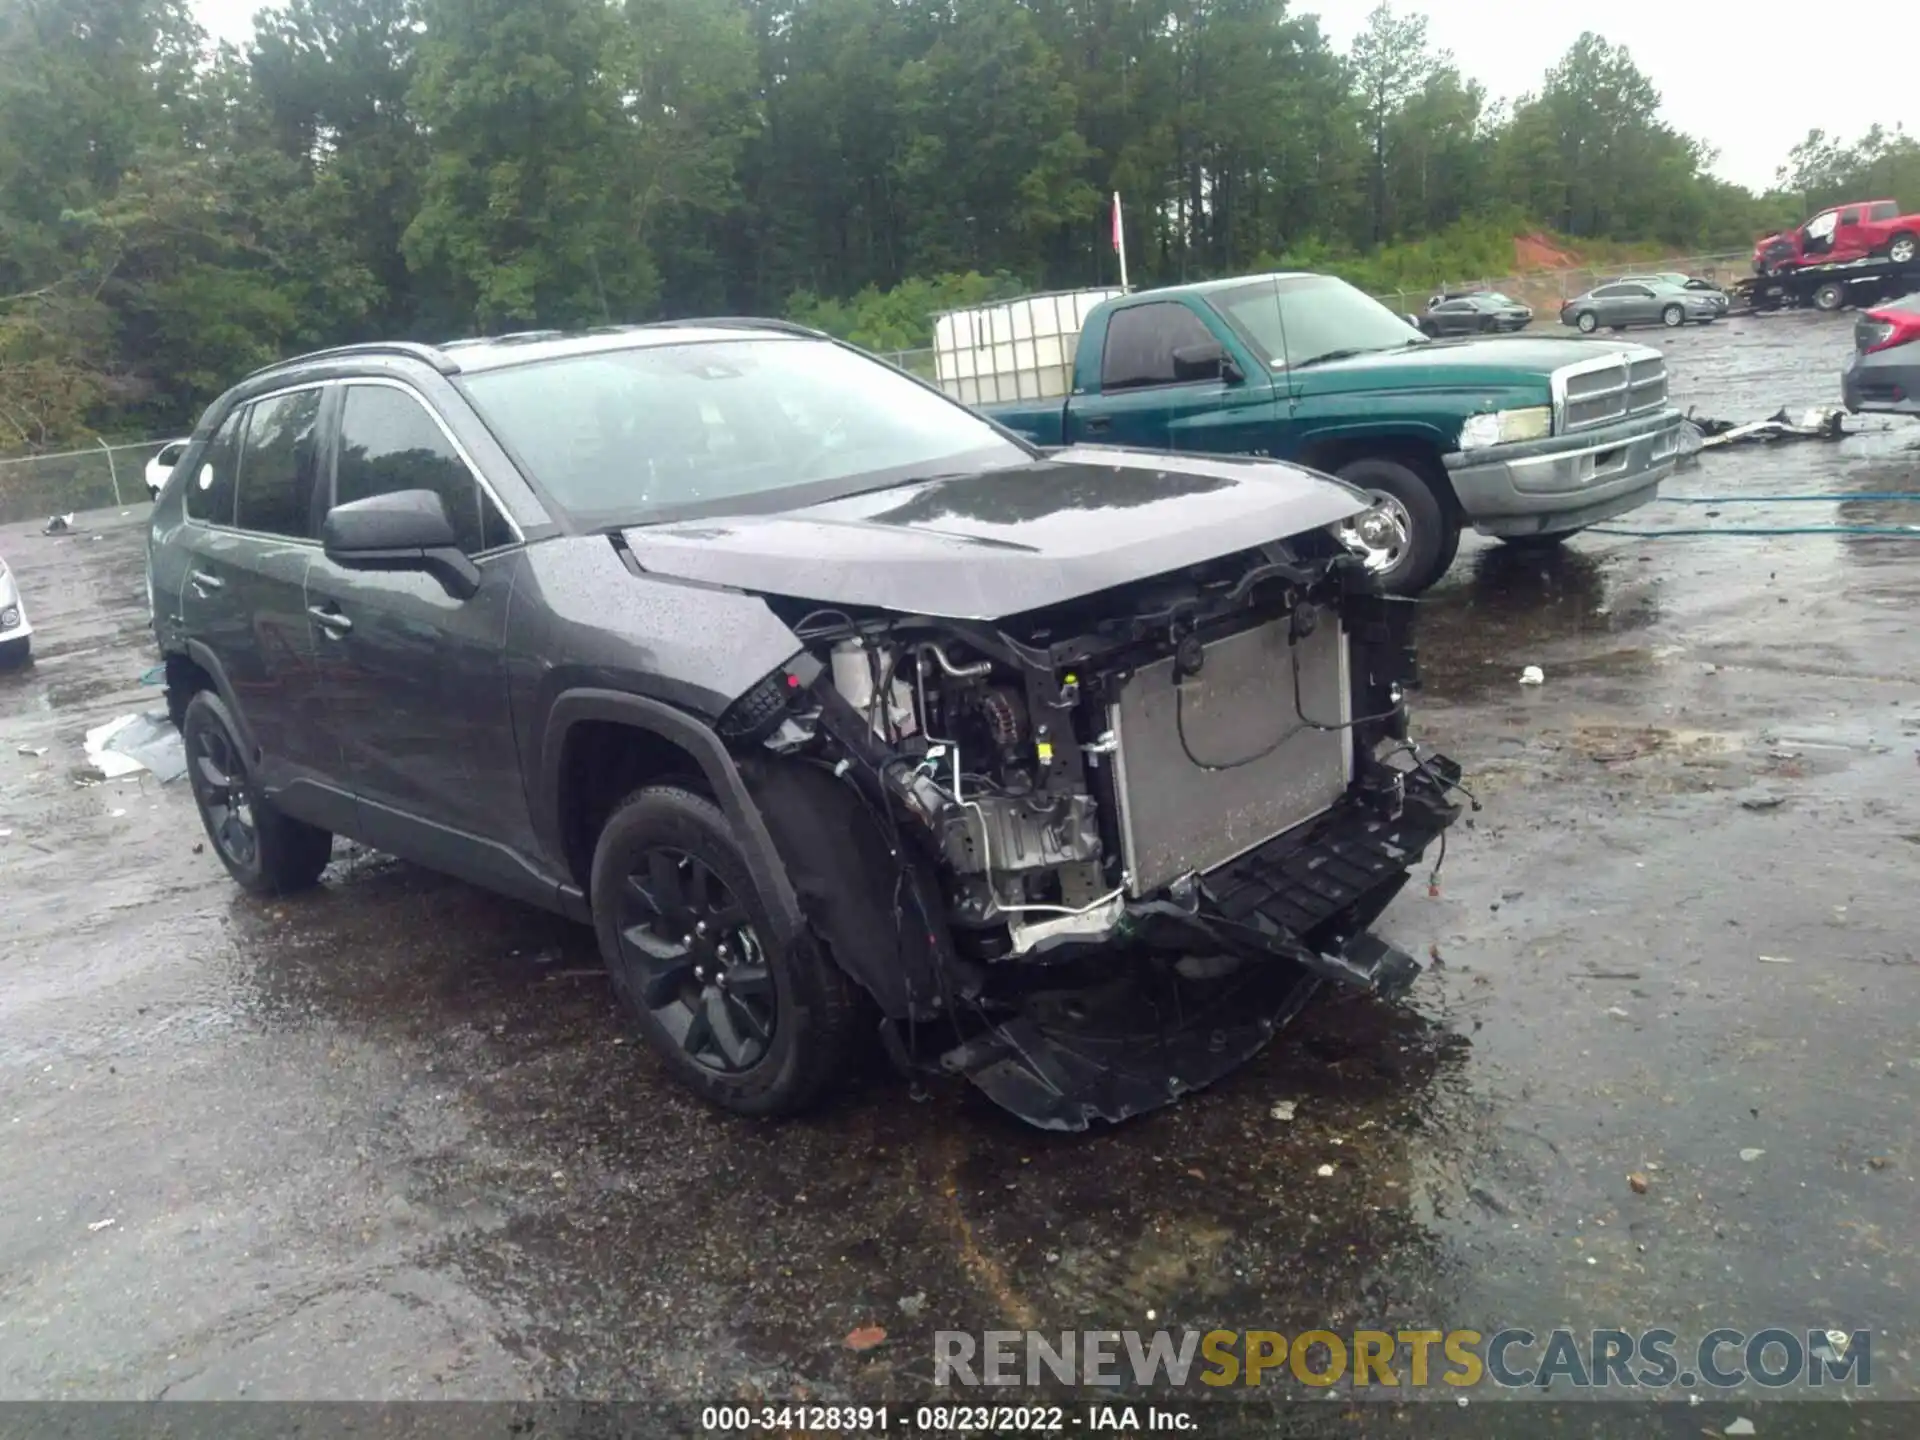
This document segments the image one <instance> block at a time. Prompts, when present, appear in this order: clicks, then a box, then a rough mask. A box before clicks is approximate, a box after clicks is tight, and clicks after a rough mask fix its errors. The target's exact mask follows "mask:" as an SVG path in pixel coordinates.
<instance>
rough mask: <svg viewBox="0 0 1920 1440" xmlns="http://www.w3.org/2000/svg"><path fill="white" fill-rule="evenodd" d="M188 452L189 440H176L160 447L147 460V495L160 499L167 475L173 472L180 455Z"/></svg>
mask: <svg viewBox="0 0 1920 1440" xmlns="http://www.w3.org/2000/svg"><path fill="white" fill-rule="evenodd" d="M186 453H187V442H186V441H184V440H174V441H172V442H170V443H168V444H166V445H163V446H161V447H160V453H159V454H157V455H155V456H154V457H153V458H152V459H151V460H149V461H147V495H148V498H150V499H153V500H158V499H159V498H160V492H161V490H162V489H164V488H165V487H166V483H167V477H168V476H169V475H171V474H173V467H174V466H176V465H178V464H179V463H180V457H181V456H182V455H184V454H186Z"/></svg>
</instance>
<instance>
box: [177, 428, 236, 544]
mask: <svg viewBox="0 0 1920 1440" xmlns="http://www.w3.org/2000/svg"><path fill="white" fill-rule="evenodd" d="M246 420H247V412H246V411H245V410H236V411H234V412H233V414H231V415H229V416H228V417H227V418H226V420H225V421H224V422H222V424H221V426H220V428H219V429H218V430H217V431H215V432H214V436H213V439H211V440H209V441H208V442H207V448H206V449H205V450H203V451H201V452H200V464H199V466H198V468H197V469H196V470H195V471H194V475H193V480H192V483H191V484H189V485H188V486H187V515H188V516H189V518H191V519H194V520H200V521H204V522H205V523H206V524H208V525H231V524H233V493H234V484H233V479H234V472H235V469H236V467H237V466H238V465H239V462H240V430H241V427H242V426H243V425H245V424H246Z"/></svg>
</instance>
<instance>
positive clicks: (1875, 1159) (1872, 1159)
mask: <svg viewBox="0 0 1920 1440" xmlns="http://www.w3.org/2000/svg"><path fill="white" fill-rule="evenodd" d="M4 834H6V831H4V830H0V835H4ZM1867 1164H1868V1166H1869V1167H1870V1168H1872V1169H1874V1170H1884V1169H1886V1168H1887V1157H1886V1156H1884V1155H1869V1156H1868V1157H1867ZM1828 1333H1829V1334H1832V1333H1833V1332H1831V1331H1829V1332H1828Z"/></svg>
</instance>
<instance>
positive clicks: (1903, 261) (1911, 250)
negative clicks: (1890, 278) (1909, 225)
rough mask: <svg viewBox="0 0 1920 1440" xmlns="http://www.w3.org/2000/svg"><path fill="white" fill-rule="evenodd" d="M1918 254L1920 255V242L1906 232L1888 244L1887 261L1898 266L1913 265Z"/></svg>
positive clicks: (1902, 232)
mask: <svg viewBox="0 0 1920 1440" xmlns="http://www.w3.org/2000/svg"><path fill="white" fill-rule="evenodd" d="M1916 254H1920V240H1915V239H1914V237H1913V236H1911V235H1909V234H1907V232H1906V231H1904V230H1902V231H1901V232H1900V233H1899V234H1898V235H1896V236H1894V237H1893V239H1891V240H1889V241H1888V242H1887V259H1889V260H1891V261H1892V262H1893V263H1894V264H1896V265H1911V264H1912V263H1913V257H1914V256H1915V255H1916Z"/></svg>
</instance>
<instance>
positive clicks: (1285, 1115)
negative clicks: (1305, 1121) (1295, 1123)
mask: <svg viewBox="0 0 1920 1440" xmlns="http://www.w3.org/2000/svg"><path fill="white" fill-rule="evenodd" d="M1298 1104H1299V1102H1298V1101H1297V1100H1276V1101H1274V1104H1273V1109H1272V1110H1270V1111H1268V1112H1267V1113H1268V1114H1270V1115H1271V1116H1273V1118H1274V1119H1276V1120H1291V1119H1292V1118H1293V1112H1294V1107H1295V1106H1296V1105H1298Z"/></svg>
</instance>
